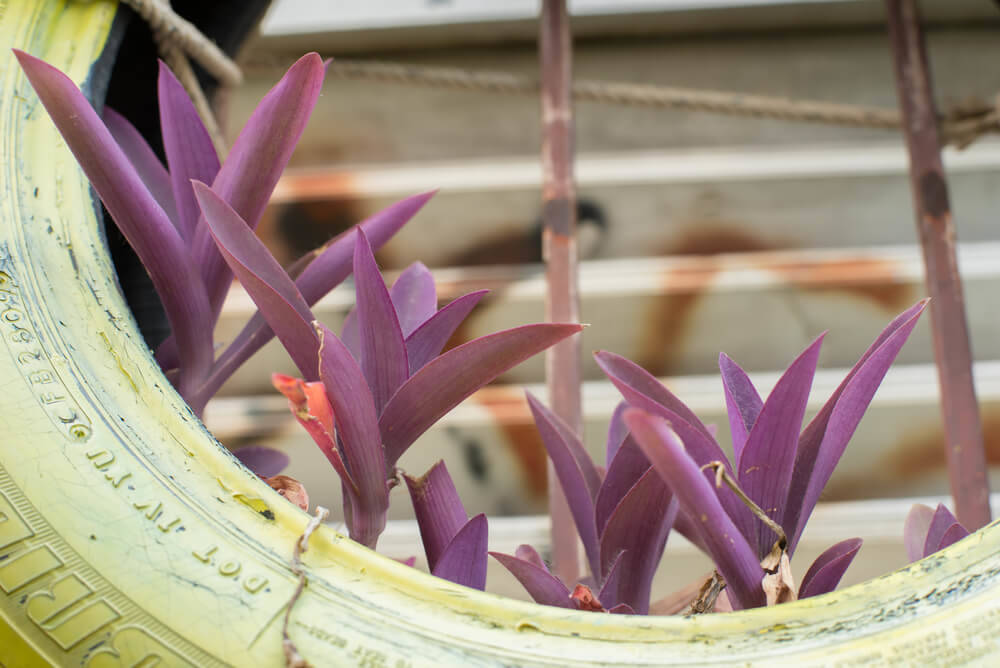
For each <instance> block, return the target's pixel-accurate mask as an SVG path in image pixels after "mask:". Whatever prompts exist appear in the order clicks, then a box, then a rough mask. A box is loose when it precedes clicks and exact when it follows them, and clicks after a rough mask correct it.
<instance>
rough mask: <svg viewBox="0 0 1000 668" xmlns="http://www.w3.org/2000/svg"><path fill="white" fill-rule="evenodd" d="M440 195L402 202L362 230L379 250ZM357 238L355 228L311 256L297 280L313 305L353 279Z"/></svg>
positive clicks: (365, 222)
mask: <svg viewBox="0 0 1000 668" xmlns="http://www.w3.org/2000/svg"><path fill="white" fill-rule="evenodd" d="M436 192H437V191H436V190H431V191H429V192H424V193H420V194H418V195H411V196H409V197H406V198H404V199H401V200H399V201H398V202H396V203H394V204H391V205H389V206H387V207H386V208H384V209H382V210H381V211H379V212H378V213H375V214H373V215H371V216H369V217H368V218H366V219H365V220H363V221H361V222H360V223H358V227H359V228H361V229H362V230H364V232H365V236H367V237H368V243H369V244H371V247H372V248H374V249H375V250H378V249H379V248H381V247H382V246H383V245H385V243H386V242H387V241H388V240H389V239H391V238H392V236H393V235H394V234H396V232H398V231H399V230H400V229H402V227H403V225H405V224H406V223H408V222H409V221H410V219H411V218H413V216H415V215H416V214H417V212H418V211H420V209H422V208H423V206H424V205H425V204H427V201H428V200H430V198H431V197H433V196H434V193H436ZM354 234H355V232H354V228H351V229H350V230H348V231H346V232H343V233H341V234H339V235H338V236H336V237H334V238H333V239H331V240H330V241H328V242H327V243H326V244H324V245H323V246H322V247H321V248H319V249H317V250H315V251H313V252H312V253H311V255H314V256H315V259H314V260H312V261H311V262H309V264H308V265H306V267H305V269H303V270H302V273H301V274H300V275H299V277H298V278H297V279H296V280H295V284H296V285H298V286H299V290H301V291H302V296H303V297H305V299H306V302H307V303H309V304H310V305H312V304H315V303H316V302H317V301H319V299H320V298H321V297H322V296H323V295H325V294H326V293H328V292H329V291H330V290H332V289H333V288H335V287H336V286H338V285H340V283H342V282H343V281H344V279H345V278H347V277H348V276H349V275H350V273H351V269H352V262H353V259H354V246H355V240H354Z"/></svg>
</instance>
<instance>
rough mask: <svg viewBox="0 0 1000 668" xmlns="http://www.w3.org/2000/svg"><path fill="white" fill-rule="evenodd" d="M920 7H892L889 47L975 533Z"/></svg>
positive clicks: (944, 207)
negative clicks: (918, 8)
mask: <svg viewBox="0 0 1000 668" xmlns="http://www.w3.org/2000/svg"><path fill="white" fill-rule="evenodd" d="M915 5H916V3H915V0H886V7H887V9H888V18H889V41H890V44H891V46H892V56H893V65H894V70H895V74H896V92H897V95H898V96H899V106H900V109H901V111H902V115H903V134H904V135H905V137H906V148H907V150H908V152H909V155H910V185H911V188H912V191H913V202H914V208H915V209H916V214H917V230H918V232H919V235H920V243H921V245H922V246H923V250H924V265H925V267H926V274H927V291H928V293H929V294H930V296H931V328H932V332H933V341H934V356H935V359H936V360H937V368H938V380H939V383H940V386H941V412H942V415H943V419H944V431H945V439H946V443H945V450H946V452H947V457H948V474H949V478H950V480H951V493H952V496H953V497H954V499H955V510H956V512H955V514H956V515H957V517H958V520H959V521H960V522H961V523H962V524H964V525H965V526H966V527H967V528H969V529H970V530H975V529H978V528H980V527H982V526H985V525H986V524H988V523H989V521H990V506H989V482H988V480H987V478H986V470H987V469H986V455H985V453H984V450H983V429H982V424H981V422H980V417H979V407H978V404H977V403H976V390H975V386H974V385H973V378H972V351H971V347H970V345H969V330H968V324H967V322H966V317H965V304H964V299H963V296H962V282H961V278H960V276H959V272H958V259H957V258H956V256H955V224H954V222H953V221H952V217H951V205H950V203H949V201H948V185H947V183H946V181H945V176H944V167H943V165H942V162H941V145H940V139H939V137H938V127H937V110H936V108H935V105H934V96H933V91H932V88H931V75H930V70H929V68H928V65H927V54H926V50H925V47H924V38H923V33H922V32H921V29H920V23H919V21H918V18H917V11H916V6H915Z"/></svg>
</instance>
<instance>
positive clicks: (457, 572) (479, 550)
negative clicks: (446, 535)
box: [431, 514, 488, 591]
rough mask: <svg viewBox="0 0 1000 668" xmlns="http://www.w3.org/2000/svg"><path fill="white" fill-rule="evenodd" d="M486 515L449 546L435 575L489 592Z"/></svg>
mask: <svg viewBox="0 0 1000 668" xmlns="http://www.w3.org/2000/svg"><path fill="white" fill-rule="evenodd" d="M487 538H488V528H487V524H486V515H483V514H479V515H476V516H475V517H473V518H472V519H471V520H469V521H468V522H467V523H466V524H465V526H463V527H462V528H461V529H460V530H459V531H458V533H457V534H455V537H454V538H453V539H452V540H451V542H450V543H449V544H448V547H446V548H445V549H444V552H442V554H441V558H440V559H438V562H437V565H436V566H435V567H434V568H432V569H431V573H432V574H434V575H436V576H438V577H439V578H444V579H445V580H448V581H450V582H454V583H455V584H460V585H464V586H466V587H472V588H473V589H478V590H479V591H483V590H484V589H486V554H487V553H486V549H487Z"/></svg>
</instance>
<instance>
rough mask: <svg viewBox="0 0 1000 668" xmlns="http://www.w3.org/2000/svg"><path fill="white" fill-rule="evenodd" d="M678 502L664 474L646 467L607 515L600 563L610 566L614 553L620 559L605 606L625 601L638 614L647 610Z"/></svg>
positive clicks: (605, 567) (602, 596) (604, 567)
mask: <svg viewBox="0 0 1000 668" xmlns="http://www.w3.org/2000/svg"><path fill="white" fill-rule="evenodd" d="M677 509H678V503H677V501H675V500H674V499H673V494H672V493H671V492H670V489H669V488H668V487H667V485H666V483H665V482H664V481H663V478H662V477H660V475H659V474H658V473H657V472H656V471H654V470H653V469H652V468H650V469H649V470H647V471H646V473H645V474H643V476H642V477H641V478H640V479H639V481H638V482H637V483H635V485H634V486H633V487H632V489H631V490H629V491H628V493H627V494H626V495H625V497H624V498H623V499H622V500H621V503H619V504H618V507H617V508H615V510H614V512H613V513H612V514H611V516H610V517H609V518H608V521H607V524H606V525H605V527H604V530H603V531H602V532H601V567H602V568H603V569H605V572H607V569H608V568H610V564H611V563H612V559H613V558H614V557H615V554H616V553H620V555H621V556H619V557H618V559H619V561H620V562H621V563H620V566H619V570H620V571H621V572H620V574H619V576H618V587H617V592H616V596H615V597H614V598H613V599H611V600H610V601H605V600H604V598H605V597H604V593H603V591H602V593H601V601H602V602H603V603H604V605H605V606H606V607H607V606H609V605H615V604H616V603H628V604H629V605H630V606H631V607H632V608H634V609H635V611H636V612H638V613H639V614H640V615H645V614H647V613H648V612H649V596H650V593H651V589H652V586H653V575H654V574H655V573H656V567H657V566H659V564H660V558H661V557H662V556H663V548H664V546H665V545H666V543H667V536H668V535H669V534H670V527H671V526H673V523H674V518H675V517H676V516H677Z"/></svg>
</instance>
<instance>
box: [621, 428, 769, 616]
mask: <svg viewBox="0 0 1000 668" xmlns="http://www.w3.org/2000/svg"><path fill="white" fill-rule="evenodd" d="M625 422H626V424H628V426H629V428H630V429H631V431H632V436H633V438H635V440H636V442H638V444H639V446H640V447H641V448H642V451H643V452H644V453H645V455H646V457H647V458H649V461H650V462H652V464H653V468H654V469H655V470H656V472H657V473H659V475H660V476H661V477H662V478H663V480H664V481H665V482H666V483H667V486H668V487H669V488H670V489H671V490H673V492H674V494H675V495H676V497H677V500H678V502H679V503H680V505H681V507H682V508H683V509H684V510H685V512H686V513H687V514H688V516H690V517H691V518H692V519H694V520H695V521H696V523H697V527H698V532H699V533H700V535H701V538H702V541H703V542H704V544H705V546H706V548H707V549H708V553H709V556H711V557H712V560H713V561H715V565H716V567H717V568H718V569H719V573H721V574H722V577H723V578H725V580H726V584H727V586H728V591H729V594H730V600H731V602H732V604H733V608H734V609H736V610H740V609H745V608H757V607H761V606H763V605H764V604H765V598H764V589H763V588H762V586H761V581H762V579H763V577H764V570H763V569H762V568H761V567H760V563H759V562H758V561H757V556H756V553H755V551H754V550H753V549H752V548H751V547H750V545H749V544H748V543H747V541H746V540H745V539H744V537H743V535H742V534H741V533H740V531H739V529H737V528H736V525H735V524H733V521H732V520H731V519H730V518H729V515H728V514H726V511H725V510H724V509H723V507H722V504H721V503H720V502H719V498H718V496H716V493H715V489H714V486H713V485H712V484H711V483H710V482H709V481H708V480H707V479H706V478H705V475H704V473H703V472H702V471H701V469H700V468H699V466H698V465H697V464H696V463H695V462H694V460H692V459H691V457H690V456H688V454H687V452H686V451H685V450H684V444H683V443H682V442H681V440H680V439H679V438H678V437H677V434H676V433H675V432H674V431H673V430H672V429H671V428H670V426H669V425H668V424H667V423H666V422H665V421H664V420H663V419H661V418H659V417H656V416H654V415H650V414H649V413H645V412H643V411H641V410H639V409H635V408H631V409H629V410H628V411H626V413H625Z"/></svg>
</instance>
